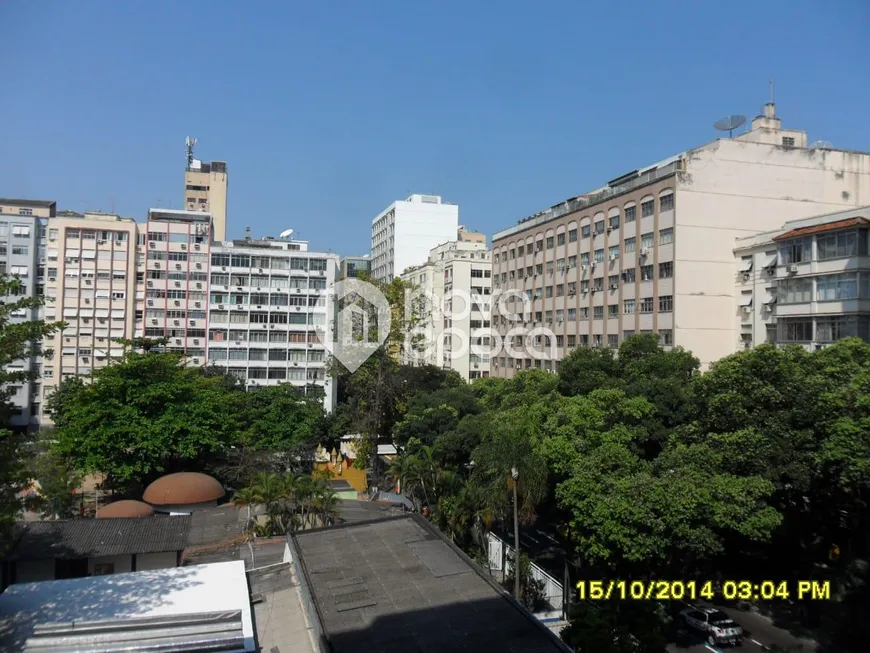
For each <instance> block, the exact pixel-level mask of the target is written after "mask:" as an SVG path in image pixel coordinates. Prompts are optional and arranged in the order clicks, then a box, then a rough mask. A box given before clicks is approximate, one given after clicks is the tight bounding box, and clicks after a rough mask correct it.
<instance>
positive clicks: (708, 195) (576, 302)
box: [493, 104, 870, 376]
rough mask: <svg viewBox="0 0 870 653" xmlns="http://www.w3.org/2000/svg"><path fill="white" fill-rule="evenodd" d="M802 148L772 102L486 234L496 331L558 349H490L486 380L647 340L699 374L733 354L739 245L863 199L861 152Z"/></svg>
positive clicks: (868, 181) (867, 194) (801, 137)
mask: <svg viewBox="0 0 870 653" xmlns="http://www.w3.org/2000/svg"><path fill="white" fill-rule="evenodd" d="M806 143H807V138H806V134H805V133H804V132H800V131H796V130H784V129H782V128H781V123H780V120H779V118H777V117H776V112H775V107H774V106H773V105H772V104H771V105H768V106H766V107H765V110H764V113H763V114H762V115H761V116H759V117H757V118H756V119H755V120H754V121H753V123H752V129H751V130H750V131H747V132H746V133H745V134H742V135H740V136H736V137H734V138H733V139H718V140H715V141H713V142H711V143H708V144H707V145H704V146H702V147H699V148H696V149H694V150H689V151H686V152H683V153H681V154H678V155H676V156H674V157H671V158H669V159H666V160H664V161H662V162H660V163H657V164H655V165H653V166H649V167H647V168H643V169H640V170H636V171H633V172H631V173H629V174H626V175H622V176H620V177H619V178H616V179H614V180H612V181H610V182H608V183H607V184H606V185H604V186H603V187H601V188H598V189H596V190H594V191H592V192H590V193H587V194H585V195H580V196H577V197H574V198H571V199H570V200H567V201H565V202H562V203H560V204H557V205H555V206H552V207H551V208H549V209H547V210H545V211H542V212H541V213H539V214H536V215H533V216H531V217H529V218H526V219H524V220H521V221H520V222H519V224H518V225H516V226H514V227H511V228H509V229H505V230H503V231H501V232H499V233H497V234H495V236H494V237H493V275H494V276H493V279H494V284H493V285H494V289H493V291H494V293H495V294H496V295H501V296H503V297H504V299H503V300H500V301H504V304H505V305H504V308H503V309H501V310H499V311H494V314H495V313H496V312H498V313H499V314H498V316H497V318H496V320H497V327H498V330H499V333H500V334H501V335H503V336H504V335H506V334H507V332H508V331H509V330H511V329H516V328H517V327H518V326H519V327H521V328H525V329H533V328H536V327H537V328H539V329H546V330H548V332H549V333H552V338H549V337H547V336H541V337H536V340H544V341H549V344H550V345H551V346H552V347H553V349H552V350H551V349H550V348H549V347H544V350H545V351H546V352H547V354H546V358H545V359H544V360H541V359H540V358H537V357H535V356H533V355H531V354H530V353H528V352H525V353H523V352H520V353H518V354H517V355H509V354H508V353H507V352H505V351H500V352H496V353H494V355H495V357H496V361H495V364H494V366H493V373H494V374H497V375H498V376H511V375H512V374H513V372H514V371H515V370H516V369H517V368H518V367H519V368H522V369H527V368H531V367H542V368H544V369H552V370H555V369H557V367H558V361H560V360H561V359H562V358H564V357H565V356H566V355H567V354H568V352H569V351H570V350H571V349H572V348H574V347H578V346H606V347H612V348H615V347H618V346H619V343H620V342H621V341H622V340H623V339H624V338H625V337H626V336H629V335H631V334H633V333H644V332H649V333H658V334H659V336H660V340H661V341H662V343H663V344H664V345H667V346H670V345H680V346H683V347H685V348H686V349H688V350H690V351H692V352H693V353H694V354H695V355H696V356H698V358H699V359H700V360H701V362H702V365H703V366H705V367H706V366H707V365H709V364H710V363H711V362H713V361H715V360H718V359H719V358H721V357H723V356H726V355H728V354H730V353H732V352H733V351H734V350H735V343H736V341H737V340H738V333H737V332H736V331H735V320H734V312H735V306H736V304H737V303H738V302H739V299H738V296H737V295H736V294H735V292H736V291H735V288H736V287H735V283H734V251H733V250H734V243H735V240H736V239H737V238H740V237H746V236H750V235H753V234H757V233H759V232H762V231H765V230H769V229H775V228H777V227H779V226H780V225H781V224H782V223H783V222H785V221H786V220H788V219H793V218H801V217H807V216H812V215H815V214H819V213H824V212H827V211H836V210H841V209H843V208H845V207H848V206H855V205H860V204H862V203H867V201H868V198H870V155H868V154H860V153H855V152H850V151H845V150H835V149H831V148H830V147H829V146H825V147H814V148H807V147H805V145H806ZM507 291H512V294H516V293H523V294H524V295H525V297H526V298H527V300H526V301H525V302H520V301H518V298H517V297H511V296H509V295H508V293H507ZM521 305H524V306H525V310H524V311H522V313H520V311H517V310H516V309H517V307H519V306H521ZM502 312H504V313H506V315H502V314H501V313H502ZM516 338H520V339H522V338H521V336H516ZM552 340H555V342H552Z"/></svg>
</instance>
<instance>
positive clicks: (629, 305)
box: [622, 299, 634, 315]
mask: <svg viewBox="0 0 870 653" xmlns="http://www.w3.org/2000/svg"><path fill="white" fill-rule="evenodd" d="M622 312H623V313H625V314H626V315H632V314H633V313H634V300H633V299H626V300H625V301H624V302H623V303H622Z"/></svg>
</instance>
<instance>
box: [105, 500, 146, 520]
mask: <svg viewBox="0 0 870 653" xmlns="http://www.w3.org/2000/svg"><path fill="white" fill-rule="evenodd" d="M153 514H154V508H152V507H151V506H149V505H148V504H147V503H144V502H142V501H133V500H131V499H124V500H123V501H115V502H114V503H110V504H107V505H105V506H103V507H101V508H100V509H99V510H98V511H97V519H106V518H108V517H150V516H151V515H153Z"/></svg>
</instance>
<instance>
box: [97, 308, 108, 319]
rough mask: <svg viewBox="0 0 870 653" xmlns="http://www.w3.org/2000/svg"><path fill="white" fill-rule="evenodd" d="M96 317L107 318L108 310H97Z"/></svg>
mask: <svg viewBox="0 0 870 653" xmlns="http://www.w3.org/2000/svg"><path fill="white" fill-rule="evenodd" d="M97 317H109V309H107V308H98V309H97Z"/></svg>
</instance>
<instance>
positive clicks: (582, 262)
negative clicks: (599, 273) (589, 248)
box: [580, 252, 589, 267]
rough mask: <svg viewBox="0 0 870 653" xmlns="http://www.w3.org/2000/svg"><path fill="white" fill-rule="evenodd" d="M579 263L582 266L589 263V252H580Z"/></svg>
mask: <svg viewBox="0 0 870 653" xmlns="http://www.w3.org/2000/svg"><path fill="white" fill-rule="evenodd" d="M580 265H582V266H583V267H586V266H587V265H589V252H582V253H581V254H580Z"/></svg>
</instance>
